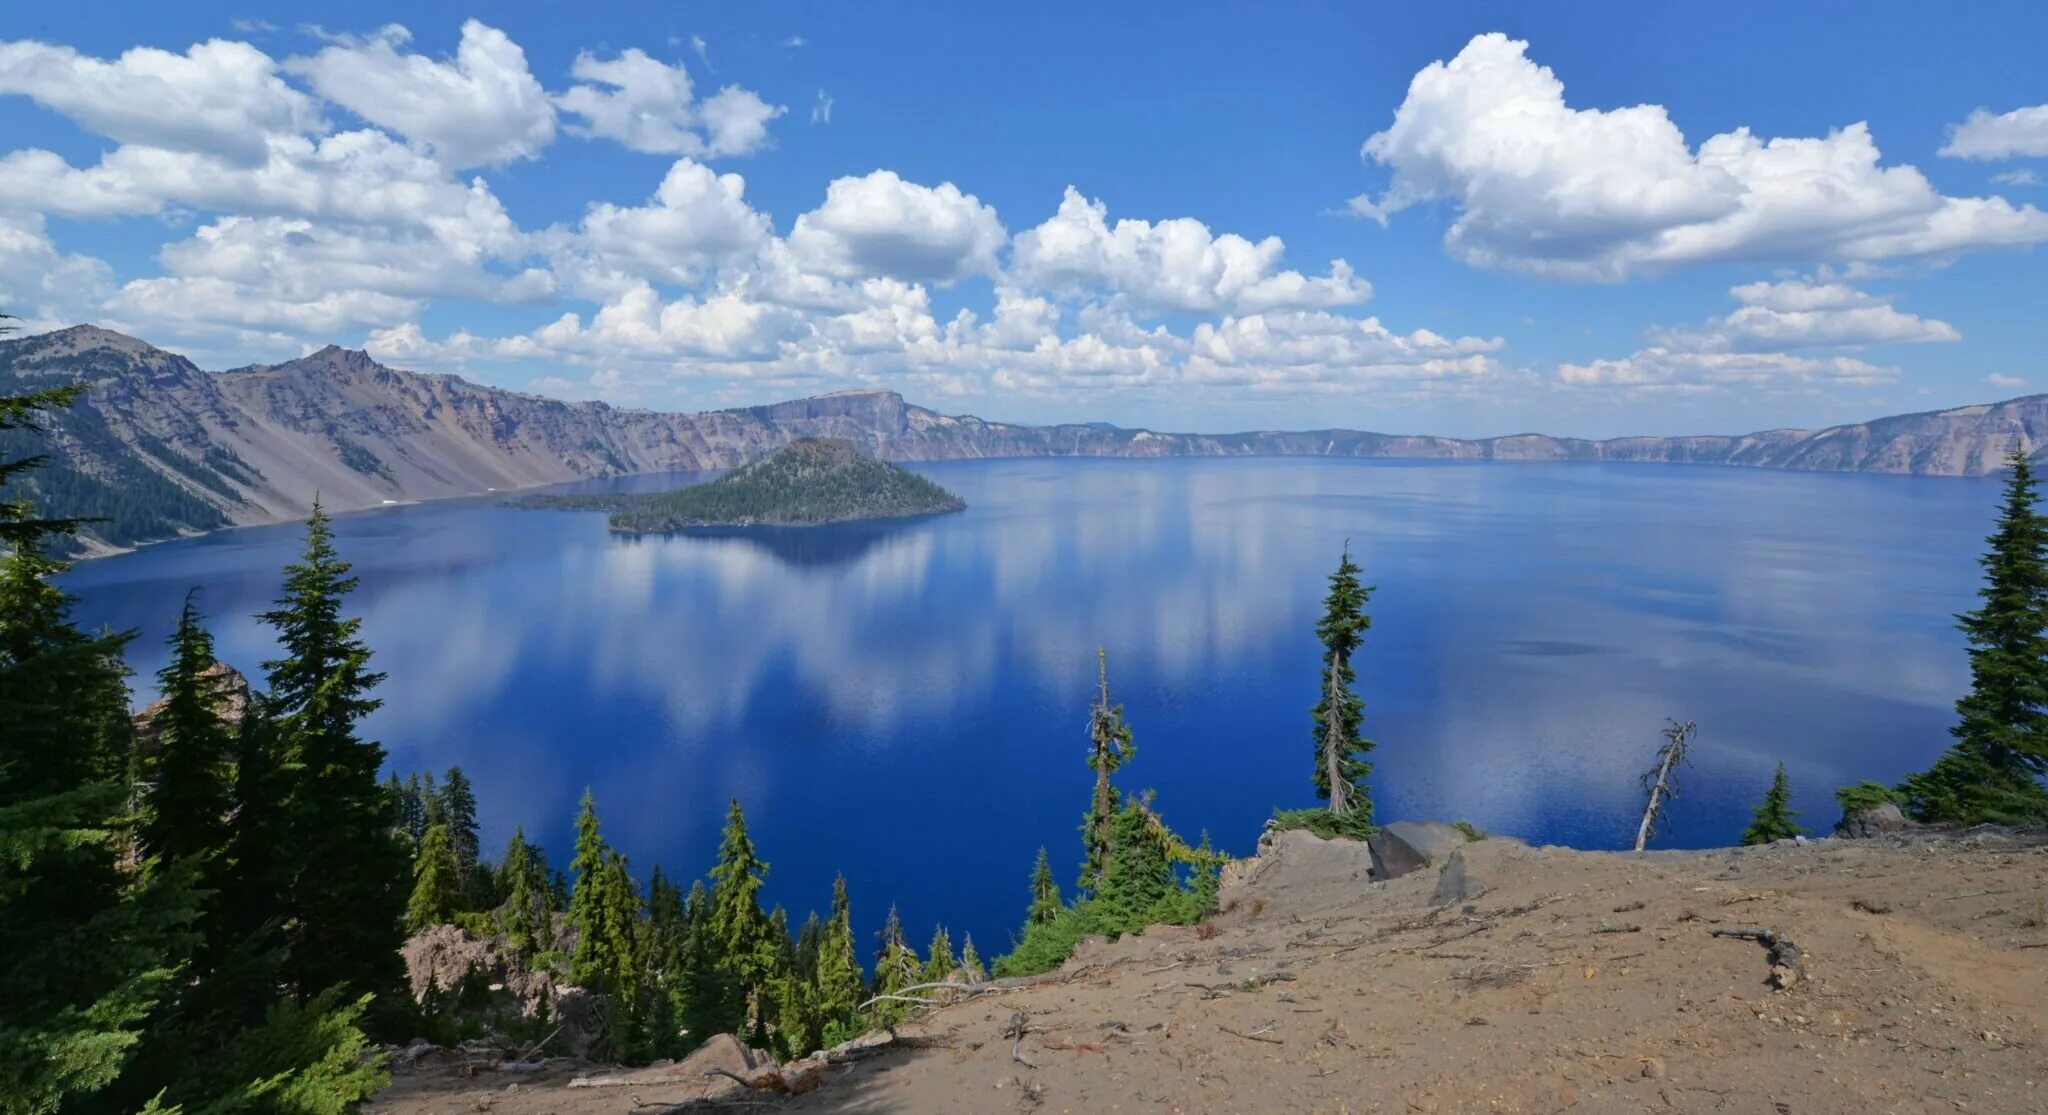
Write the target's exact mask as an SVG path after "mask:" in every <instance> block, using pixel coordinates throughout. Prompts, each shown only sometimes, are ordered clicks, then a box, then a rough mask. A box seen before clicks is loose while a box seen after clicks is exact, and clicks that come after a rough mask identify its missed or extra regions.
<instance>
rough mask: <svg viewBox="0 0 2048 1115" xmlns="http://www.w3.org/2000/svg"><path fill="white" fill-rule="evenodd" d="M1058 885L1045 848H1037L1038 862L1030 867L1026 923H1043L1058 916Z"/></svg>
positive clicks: (1060, 905)
mask: <svg viewBox="0 0 2048 1115" xmlns="http://www.w3.org/2000/svg"><path fill="white" fill-rule="evenodd" d="M1062 905H1063V904H1062V903H1061V901H1060V885H1059V883H1058V882H1056V881H1054V879H1053V877H1052V865H1051V864H1050V863H1048V862H1047V861H1046V858H1045V849H1044V848H1043V847H1040V848H1039V849H1038V864H1037V866H1035V867H1033V868H1032V869H1031V909H1030V912H1029V913H1028V914H1026V915H1025V919H1024V920H1025V924H1027V925H1045V924H1047V923H1049V922H1051V921H1052V920H1053V919H1054V918H1057V917H1059V916H1060V909H1061V907H1062Z"/></svg>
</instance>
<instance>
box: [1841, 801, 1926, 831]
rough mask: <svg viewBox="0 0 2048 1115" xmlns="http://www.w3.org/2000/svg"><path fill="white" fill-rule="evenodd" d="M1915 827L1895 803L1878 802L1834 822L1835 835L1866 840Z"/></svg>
mask: <svg viewBox="0 0 2048 1115" xmlns="http://www.w3.org/2000/svg"><path fill="white" fill-rule="evenodd" d="M1915 827H1917V826H1916V825H1915V824H1914V823H1913V822H1912V821H1910V820H1907V819H1906V814H1905V813H1904V812H1903V811H1902V810H1900V809H1899V807H1898V805H1897V803H1895V802H1889V801H1887V802H1880V803H1879V804H1877V805H1874V806H1872V807H1870V808H1869V809H1863V810H1859V811H1857V812H1855V813H1852V814H1849V815H1847V816H1845V817H1843V818H1842V819H1841V820H1840V821H1837V822H1835V835H1836V836H1847V837H1851V838H1858V839H1867V838H1869V837H1873V836H1884V835H1886V834H1888V833H1894V832H1905V831H1906V830H1908V829H1911V828H1915Z"/></svg>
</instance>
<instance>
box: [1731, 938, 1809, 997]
mask: <svg viewBox="0 0 2048 1115" xmlns="http://www.w3.org/2000/svg"><path fill="white" fill-rule="evenodd" d="M1707 932H1709V933H1711V934H1713V935H1714V936H1716V937H1733V938H1735V939H1736V940H1741V941H1755V942H1757V943H1759V944H1761V945H1763V946H1764V948H1765V949H1767V950H1769V951H1768V952H1766V953H1765V954H1764V955H1765V957H1766V958H1767V959H1769V960H1770V962H1771V986H1772V987H1775V988H1777V989H1778V990H1779V991H1783V990H1785V989H1786V988H1789V987H1791V986H1792V985H1793V984H1795V983H1798V982H1799V980H1800V979H1801V978H1802V977H1804V976H1805V975H1806V966H1805V965H1804V964H1802V963H1801V962H1800V959H1799V946H1797V945H1795V944H1793V943H1792V939H1791V938H1790V937H1787V936H1785V935H1784V934H1782V933H1780V932H1778V931H1777V930H1775V929H1758V928H1752V927H1746V926H1745V927H1738V928H1735V929H1710V930H1708V931H1707Z"/></svg>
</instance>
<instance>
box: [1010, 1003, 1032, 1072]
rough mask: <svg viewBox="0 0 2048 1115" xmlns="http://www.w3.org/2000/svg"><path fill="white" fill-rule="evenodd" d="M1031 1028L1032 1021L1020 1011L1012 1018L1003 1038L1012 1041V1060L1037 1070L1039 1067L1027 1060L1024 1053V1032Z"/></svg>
mask: <svg viewBox="0 0 2048 1115" xmlns="http://www.w3.org/2000/svg"><path fill="white" fill-rule="evenodd" d="M1030 1026H1031V1021H1030V1019H1029V1018H1028V1017H1027V1016H1026V1015H1025V1014H1024V1012H1023V1011H1021V1010H1020V1011H1018V1012H1016V1013H1015V1014H1012V1015H1011V1016H1010V1025H1009V1027H1008V1028H1006V1029H1005V1030H1004V1031H1003V1036H1004V1037H1006V1038H1009V1039H1010V1060H1012V1061H1015V1062H1017V1063H1018V1064H1020V1065H1023V1066H1024V1067H1025V1068H1027V1069H1035V1068H1037V1067H1038V1066H1037V1065H1035V1064H1032V1063H1031V1062H1030V1061H1029V1060H1027V1059H1026V1058H1025V1056H1024V1054H1023V1052H1022V1048H1023V1045H1024V1031H1025V1030H1027V1029H1029V1028H1030Z"/></svg>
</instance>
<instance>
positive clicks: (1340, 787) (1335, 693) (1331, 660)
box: [1312, 544, 1373, 822]
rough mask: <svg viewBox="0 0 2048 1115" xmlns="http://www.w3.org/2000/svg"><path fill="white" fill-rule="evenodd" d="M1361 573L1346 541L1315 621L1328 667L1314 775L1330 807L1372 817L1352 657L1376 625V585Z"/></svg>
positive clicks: (1319, 705) (1318, 712)
mask: <svg viewBox="0 0 2048 1115" xmlns="http://www.w3.org/2000/svg"><path fill="white" fill-rule="evenodd" d="M1358 574H1359V568H1358V565H1357V563H1355V562H1353V561H1352V560H1351V547H1350V546H1349V545H1348V544H1347V545H1346V546H1345V547H1344V554H1343V556H1342V557H1341V558H1340V559H1339V560H1338V562H1337V571H1336V572H1335V573H1332V574H1331V575H1330V593H1329V595H1328V596H1327V597H1325V598H1324V600H1323V618H1322V620H1321V621H1319V622H1318V623H1317V624H1316V637H1317V638H1319V639H1321V640H1322V643H1323V670H1322V679H1321V686H1320V693H1321V696H1320V699H1318V700H1317V701H1316V706H1315V708H1314V709H1313V710H1312V712H1313V716H1314V718H1315V732H1314V736H1315V755H1316V763H1315V772H1314V780H1315V787H1316V796H1317V797H1319V798H1322V799H1323V800H1325V801H1327V802H1329V803H1330V806H1329V808H1330V812H1331V813H1334V814H1338V815H1345V814H1350V813H1354V812H1358V813H1362V814H1363V817H1362V819H1363V820H1365V821H1368V822H1369V821H1370V820H1371V819H1372V799H1371V797H1370V796H1369V795H1368V794H1367V792H1366V789H1365V785H1364V782H1365V776H1366V775H1367V774H1369V773H1371V772H1372V765H1371V764H1370V763H1368V762H1366V760H1365V755H1366V754H1367V753H1368V752H1370V751H1371V750H1372V748H1373V744H1372V742H1371V741H1370V740H1367V739H1365V738H1364V736H1362V735H1361V734H1360V728H1361V727H1362V725H1363V724H1364V722H1365V702H1364V701H1362V700H1360V699H1359V697H1358V694H1357V693H1356V692H1354V691H1353V689H1352V686H1353V685H1354V684H1355V683H1356V681H1357V674H1356V672H1355V671H1354V670H1353V669H1352V666H1351V657H1352V655H1353V654H1354V653H1355V652H1356V651H1357V650H1358V646H1359V643H1360V642H1361V641H1362V640H1363V639H1364V637H1365V632H1366V631H1367V630H1369V629H1370V628H1371V627H1372V617H1371V616H1369V615H1367V614H1366V613H1365V605H1366V603H1367V602H1368V601H1370V600H1371V599H1372V589H1371V587H1369V586H1366V585H1363V584H1361V583H1360V582H1359V579H1358Z"/></svg>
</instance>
